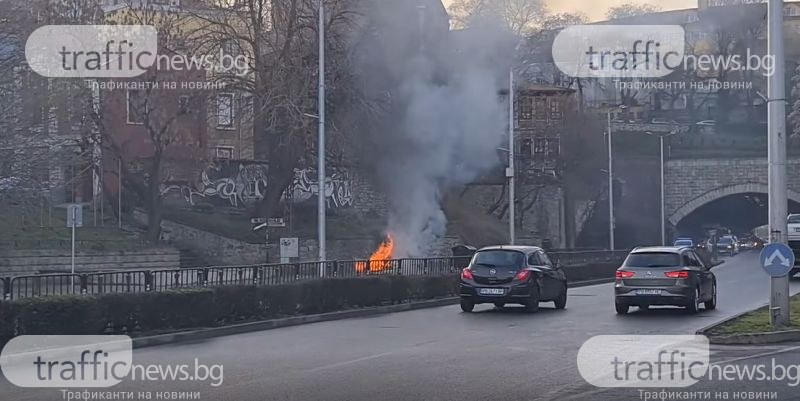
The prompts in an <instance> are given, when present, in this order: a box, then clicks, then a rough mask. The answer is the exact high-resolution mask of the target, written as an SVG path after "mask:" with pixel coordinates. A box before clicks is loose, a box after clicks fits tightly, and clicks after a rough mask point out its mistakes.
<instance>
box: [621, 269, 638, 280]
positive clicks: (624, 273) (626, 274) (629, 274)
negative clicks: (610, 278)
mask: <svg viewBox="0 0 800 401" xmlns="http://www.w3.org/2000/svg"><path fill="white" fill-rule="evenodd" d="M635 275H636V273H634V272H629V271H626V270H617V273H616V278H617V279H621V278H631V277H633V276H635Z"/></svg>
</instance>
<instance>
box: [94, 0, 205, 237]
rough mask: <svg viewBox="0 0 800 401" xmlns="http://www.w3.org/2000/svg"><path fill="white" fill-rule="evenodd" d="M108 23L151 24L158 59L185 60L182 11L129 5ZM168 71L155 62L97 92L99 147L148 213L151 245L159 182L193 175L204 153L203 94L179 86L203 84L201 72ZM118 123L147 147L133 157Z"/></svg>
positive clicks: (156, 232)
mask: <svg viewBox="0 0 800 401" xmlns="http://www.w3.org/2000/svg"><path fill="white" fill-rule="evenodd" d="M108 19H109V22H111V23H119V24H122V25H150V26H154V27H155V28H156V30H157V32H158V43H159V49H158V52H159V55H161V56H166V57H167V58H170V57H173V56H181V55H183V56H188V55H187V54H186V48H185V44H186V41H187V32H186V30H185V29H184V25H185V24H186V23H187V16H186V14H184V13H181V12H177V11H175V10H170V9H168V8H167V9H165V8H163V7H162V6H160V5H155V4H151V5H144V6H141V5H139V4H138V2H131V3H130V4H128V7H127V8H125V9H122V10H119V11H117V12H116V13H115V14H113V15H110V16H109V17H108ZM171 67H172V66H168V65H162V63H158V62H157V65H155V66H153V67H151V68H150V69H149V70H148V71H147V72H146V73H145V74H144V75H142V76H141V77H138V78H136V79H135V80H132V81H126V82H120V83H126V84H128V87H126V88H125V90H115V91H105V92H103V93H101V95H102V96H104V97H105V99H104V101H103V103H104V105H103V107H101V108H100V110H97V115H96V116H95V120H96V121H97V122H98V124H99V125H100V129H99V130H98V132H99V133H100V137H101V141H102V143H103V145H104V148H105V149H106V150H107V151H110V152H111V154H113V155H114V156H116V157H115V158H116V159H118V160H120V161H121V162H122V163H121V164H122V171H121V173H122V174H123V177H124V182H125V184H126V188H127V189H129V190H132V192H134V193H135V194H136V196H137V197H138V198H139V200H140V202H141V203H142V204H143V205H144V206H145V207H146V209H147V212H148V214H147V215H148V221H147V238H148V239H149V240H152V241H157V240H158V239H159V237H160V234H161V221H162V219H163V194H162V187H163V184H164V182H165V181H168V180H170V179H171V178H173V177H172V176H171V174H175V171H177V172H178V173H177V174H181V172H185V171H188V172H194V171H196V169H195V168H194V167H196V165H198V164H202V163H203V161H204V160H207V158H208V152H207V151H206V150H205V149H204V143H205V136H204V134H205V130H204V127H205V123H206V121H204V120H203V117H204V110H205V109H206V105H205V101H206V97H207V93H205V92H204V91H203V90H202V89H200V90H197V89H192V86H189V85H186V86H185V87H184V84H189V83H193V84H197V83H198V82H199V83H203V82H205V81H206V71H204V70H201V69H199V67H197V66H195V67H193V68H189V69H183V68H181V69H176V70H172V69H171ZM131 88H135V89H131ZM108 98H115V99H116V101H109V99H108ZM120 100H122V101H120ZM120 105H123V107H124V109H123V108H122V107H120ZM119 124H126V125H128V126H131V127H134V128H133V129H139V130H141V131H144V132H145V133H146V138H147V140H146V141H144V144H145V145H146V147H145V148H144V149H142V150H141V151H140V153H138V154H136V153H134V154H132V153H130V152H128V151H127V150H126V149H125V143H124V142H123V141H124V140H125V139H124V137H120V136H118V135H117V134H118V132H116V131H117V129H114V128H113V127H112V126H111V125H119ZM107 160H110V158H107ZM138 166H142V167H143V168H142V169H139V168H138Z"/></svg>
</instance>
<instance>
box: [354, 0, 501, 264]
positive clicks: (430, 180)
mask: <svg viewBox="0 0 800 401" xmlns="http://www.w3.org/2000/svg"><path fill="white" fill-rule="evenodd" d="M418 6H424V7H425V8H422V7H418ZM372 13H373V15H372V17H373V20H372V21H374V22H373V23H375V27H376V29H375V31H374V32H377V34H376V36H375V37H376V38H377V40H376V43H377V48H376V47H372V49H371V50H373V51H372V52H370V53H368V54H369V56H366V59H365V66H366V68H363V69H362V70H361V71H362V73H365V74H368V75H369V76H368V77H365V78H366V82H368V83H369V84H370V85H373V86H374V87H373V89H375V87H378V88H381V89H379V92H381V93H383V94H387V93H388V97H389V98H390V100H389V107H388V110H389V114H390V118H389V119H388V121H390V122H389V123H388V124H384V125H382V126H381V128H380V129H378V130H376V131H375V132H374V133H372V138H371V139H372V142H373V143H374V144H375V149H374V150H373V151H372V156H373V157H372V158H371V160H372V163H373V164H374V167H375V171H376V173H377V174H376V178H377V181H378V182H379V184H380V185H381V186H382V189H383V190H384V191H385V193H386V194H387V196H388V202H389V213H390V215H389V227H388V231H389V232H390V233H391V234H392V235H393V236H394V238H395V243H396V251H395V255H394V256H395V257H414V256H423V255H426V254H427V253H428V251H429V248H430V247H431V246H432V245H433V244H434V243H435V241H436V240H437V239H439V238H441V237H442V236H444V234H445V231H446V223H447V221H446V218H445V213H444V211H443V209H442V195H443V191H446V190H447V189H449V188H452V187H455V186H459V185H463V184H467V183H470V182H472V181H473V180H475V179H476V178H477V177H478V176H479V175H481V174H483V173H486V172H487V171H488V170H490V169H491V168H492V167H495V166H497V165H498V164H499V163H500V160H501V159H500V157H499V156H498V150H497V149H498V147H501V146H503V147H505V146H507V145H504V142H503V141H504V138H505V134H504V133H505V132H506V129H507V121H508V120H507V116H508V114H507V103H506V102H505V100H504V99H503V98H502V97H501V95H500V92H501V90H504V89H507V88H508V82H507V72H505V73H504V71H508V65H509V63H508V60H509V59H510V55H509V52H507V51H506V49H508V43H510V40H509V36H508V35H506V34H504V33H502V32H500V31H493V30H492V29H490V28H488V27H490V26H492V24H486V26H487V28H477V29H473V30H470V31H469V32H466V31H462V32H449V31H448V26H447V20H446V15H444V16H443V9H442V8H441V4H440V3H439V1H438V0H435V1H425V0H392V1H391V2H380V5H379V6H377V7H375V8H374V9H373V10H372ZM442 18H444V19H442Z"/></svg>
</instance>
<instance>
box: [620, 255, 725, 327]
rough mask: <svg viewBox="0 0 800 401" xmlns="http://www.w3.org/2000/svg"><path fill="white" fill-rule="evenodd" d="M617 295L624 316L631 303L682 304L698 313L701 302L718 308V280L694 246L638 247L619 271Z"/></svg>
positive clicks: (709, 306)
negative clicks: (692, 247)
mask: <svg viewBox="0 0 800 401" xmlns="http://www.w3.org/2000/svg"><path fill="white" fill-rule="evenodd" d="M614 295H615V299H614V305H615V308H616V311H617V313H618V314H621V315H624V314H626V313H628V311H629V309H630V307H631V306H637V307H639V308H640V309H647V308H649V307H650V306H651V305H671V306H682V307H685V308H686V310H687V311H688V312H690V313H697V311H698V310H699V308H700V304H703V305H704V307H705V309H707V310H712V309H715V308H716V307H717V279H716V277H715V276H714V273H712V272H711V266H708V265H705V264H704V263H703V261H702V259H701V258H700V257H699V256H698V255H697V253H695V251H694V250H693V249H691V248H683V247H680V248H679V247H643V248H636V249H634V250H633V251H631V252H630V253H629V254H628V257H627V258H625V262H623V264H622V267H620V268H619V269H618V270H617V272H616V283H615V285H614Z"/></svg>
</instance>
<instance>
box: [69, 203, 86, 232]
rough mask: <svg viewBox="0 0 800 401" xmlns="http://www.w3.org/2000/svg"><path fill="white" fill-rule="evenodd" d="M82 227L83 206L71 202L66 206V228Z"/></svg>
mask: <svg viewBox="0 0 800 401" xmlns="http://www.w3.org/2000/svg"><path fill="white" fill-rule="evenodd" d="M81 227H83V206H82V205H78V204H72V205H69V206H67V228H81Z"/></svg>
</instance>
